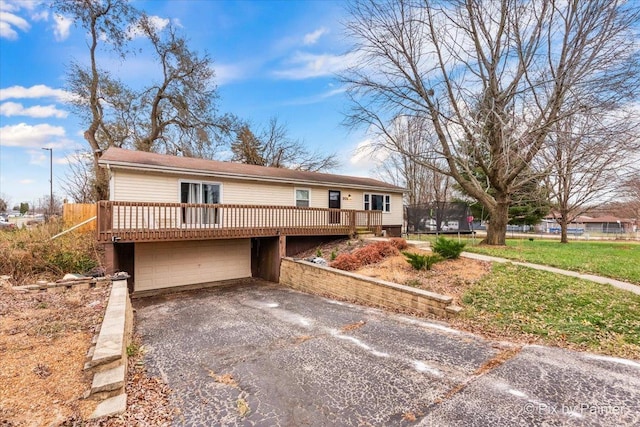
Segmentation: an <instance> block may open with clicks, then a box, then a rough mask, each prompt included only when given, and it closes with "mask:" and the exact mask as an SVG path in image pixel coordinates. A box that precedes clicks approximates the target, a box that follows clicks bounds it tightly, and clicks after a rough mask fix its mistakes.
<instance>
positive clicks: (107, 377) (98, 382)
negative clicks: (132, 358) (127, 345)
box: [91, 365, 127, 394]
mask: <svg viewBox="0 0 640 427" xmlns="http://www.w3.org/2000/svg"><path fill="white" fill-rule="evenodd" d="M126 375H127V370H126V367H125V365H119V366H116V367H115V368H111V369H107V370H105V371H101V372H96V373H95V375H94V376H93V382H92V383H91V394H95V393H100V392H103V391H113V390H118V389H121V388H122V387H124V384H125V380H126Z"/></svg>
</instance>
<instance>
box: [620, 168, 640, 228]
mask: <svg viewBox="0 0 640 427" xmlns="http://www.w3.org/2000/svg"><path fill="white" fill-rule="evenodd" d="M621 189H622V194H621V195H620V196H621V198H622V199H623V200H624V202H623V203H624V204H625V211H626V212H627V213H628V216H629V218H630V219H633V220H634V221H635V226H636V229H635V230H634V231H638V230H640V172H639V171H638V170H636V171H634V172H632V173H631V174H630V175H629V176H628V177H627V178H626V179H625V181H624V183H623V184H622V187H621Z"/></svg>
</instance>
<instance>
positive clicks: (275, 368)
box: [134, 282, 640, 426]
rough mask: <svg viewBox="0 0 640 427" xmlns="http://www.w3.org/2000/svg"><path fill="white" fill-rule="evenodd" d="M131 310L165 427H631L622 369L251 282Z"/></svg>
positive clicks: (635, 369) (629, 375)
mask: <svg viewBox="0 0 640 427" xmlns="http://www.w3.org/2000/svg"><path fill="white" fill-rule="evenodd" d="M134 307H135V308H136V310H137V312H136V316H137V330H138V332H139V333H140V334H141V336H142V341H143V344H144V346H145V347H146V348H147V350H148V352H147V354H146V356H145V357H146V363H147V366H148V369H149V372H150V373H151V374H152V375H158V376H161V377H163V378H164V379H165V380H166V382H167V383H168V384H169V386H170V387H171V388H172V389H173V390H174V393H173V394H172V397H171V398H172V401H173V403H175V404H176V405H177V406H178V407H179V408H180V410H181V413H180V414H179V415H178V416H177V417H176V419H175V420H174V424H175V425H190V426H191V425H202V426H211V425H243V426H244V425H247V426H249V425H257V426H331V425H336V426H368V425H374V426H386V425H420V426H431V425H433V426H473V425H477V426H487V425H563V426H564V425H594V426H595V425H597V426H623V425H628V426H631V425H639V424H640V364H639V363H637V362H633V361H628V360H624V359H613V358H607V357H603V356H596V355H592V354H588V353H578V352H571V351H566V350H560V349H554V348H546V347H540V346H525V347H524V348H522V349H514V348H512V347H511V346H510V345H509V344H505V343H497V342H492V341H489V340H486V339H483V338H480V337H477V336H474V335H472V334H468V333H465V332H459V331H456V330H453V329H450V328H448V327H447V326H446V325H444V324H439V323H433V322H428V321H424V320H420V319H416V318H411V317H407V316H401V315H396V314H390V313H386V312H383V311H379V310H375V309H371V308H366V307H361V306H356V305H351V304H346V303H341V302H337V301H332V300H328V299H324V298H320V297H317V296H312V295H307V294H303V293H299V292H296V291H292V290H288V289H285V288H282V287H279V286H277V285H272V284H265V283H264V282H252V283H250V284H248V285H246V286H237V287H229V288H217V289H207V290H199V291H193V292H185V293H181V294H175V295H169V296H162V297H154V298H146V299H142V300H138V301H135V302H134ZM502 359H506V361H504V363H501V362H500V360H502Z"/></svg>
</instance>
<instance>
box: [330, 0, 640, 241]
mask: <svg viewBox="0 0 640 427" xmlns="http://www.w3.org/2000/svg"><path fill="white" fill-rule="evenodd" d="M349 10H350V15H351V21H350V22H349V23H348V24H347V33H348V35H350V36H351V37H352V38H353V39H354V40H355V47H354V52H355V53H356V55H358V58H359V59H358V61H357V63H356V65H355V66H354V67H352V68H351V69H350V70H349V71H348V72H347V73H345V75H344V76H343V79H344V81H345V82H346V83H347V84H348V85H349V92H348V93H349V95H350V97H351V100H352V105H353V108H352V110H351V112H350V113H349V115H348V117H347V122H348V123H349V124H351V125H352V126H358V125H366V126H368V127H370V128H374V129H376V130H377V131H378V132H379V133H381V134H383V135H385V136H389V135H390V128H392V126H393V123H394V121H395V119H396V118H397V117H398V116H405V115H407V116H416V117H422V118H425V119H427V120H429V121H430V122H431V123H432V126H433V130H434V133H435V135H436V137H437V140H438V143H439V147H438V154H439V155H440V156H442V158H443V159H445V161H446V167H445V168H440V167H434V169H436V170H437V171H439V172H441V173H445V174H448V175H450V176H451V177H452V178H454V179H455V180H456V181H457V182H458V184H459V185H460V186H461V187H462V189H463V190H464V191H465V192H466V193H467V194H469V195H471V196H472V197H473V198H475V199H477V200H478V201H479V202H480V203H481V204H482V205H483V206H484V208H485V210H487V211H488V212H489V213H490V215H491V222H490V224H489V229H488V231H487V237H486V239H485V242H486V243H488V244H492V245H502V244H504V243H505V237H506V225H507V222H508V211H509V205H510V204H511V197H512V195H513V194H514V192H515V191H517V190H518V189H519V188H521V187H522V186H524V185H526V184H527V183H529V182H530V181H531V179H535V178H536V177H535V176H534V177H532V176H531V174H530V173H524V174H523V172H524V171H526V170H527V169H530V165H531V164H532V162H533V160H534V159H535V157H536V156H537V155H538V153H539V151H540V150H541V149H542V148H543V147H544V146H545V144H547V143H548V134H549V132H551V130H552V128H553V126H554V125H555V123H557V122H559V121H562V120H566V119H568V118H570V117H571V116H572V115H574V114H575V113H576V111H575V110H574V109H571V108H566V107H567V106H568V105H574V106H575V105H577V104H576V103H575V102H574V99H573V98H574V97H576V96H580V97H581V99H585V98H586V96H585V94H589V96H588V98H589V101H590V107H592V108H597V107H598V106H599V105H603V104H607V105H610V103H611V102H612V100H616V102H618V103H624V102H627V101H628V100H629V98H634V97H637V93H638V91H637V83H638V82H637V79H638V74H639V73H638V67H639V61H638V49H637V43H638V34H637V24H638V14H639V11H638V4H637V3H633V2H625V1H616V0H592V1H566V2H560V1H554V0H503V1H500V2H498V1H483V0H452V1H448V2H440V1H430V0H386V1H377V0H354V1H352V3H351V6H350V9H349ZM385 140H388V139H387V138H385V139H382V141H385ZM391 140H393V139H391ZM391 148H393V149H395V150H397V151H399V152H401V153H404V154H408V152H407V151H406V150H405V149H404V148H403V147H402V146H398V145H395V146H392V147H391ZM423 163H424V164H427V162H423ZM432 167H433V166H432ZM478 169H480V170H482V172H483V173H482V174H481V176H484V177H486V182H481V181H480V180H478V179H477V178H476V176H477V175H476V174H475V173H473V172H474V171H476V170H478ZM487 185H488V186H489V187H490V188H491V190H492V191H491V192H488V191H486V190H487Z"/></svg>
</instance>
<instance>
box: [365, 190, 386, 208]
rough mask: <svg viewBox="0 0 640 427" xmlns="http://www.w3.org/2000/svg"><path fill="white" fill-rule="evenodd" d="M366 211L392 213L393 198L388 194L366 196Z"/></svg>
mask: <svg viewBox="0 0 640 427" xmlns="http://www.w3.org/2000/svg"><path fill="white" fill-rule="evenodd" d="M364 210H365V211H382V212H391V196H389V195H388V194H365V195H364Z"/></svg>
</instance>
